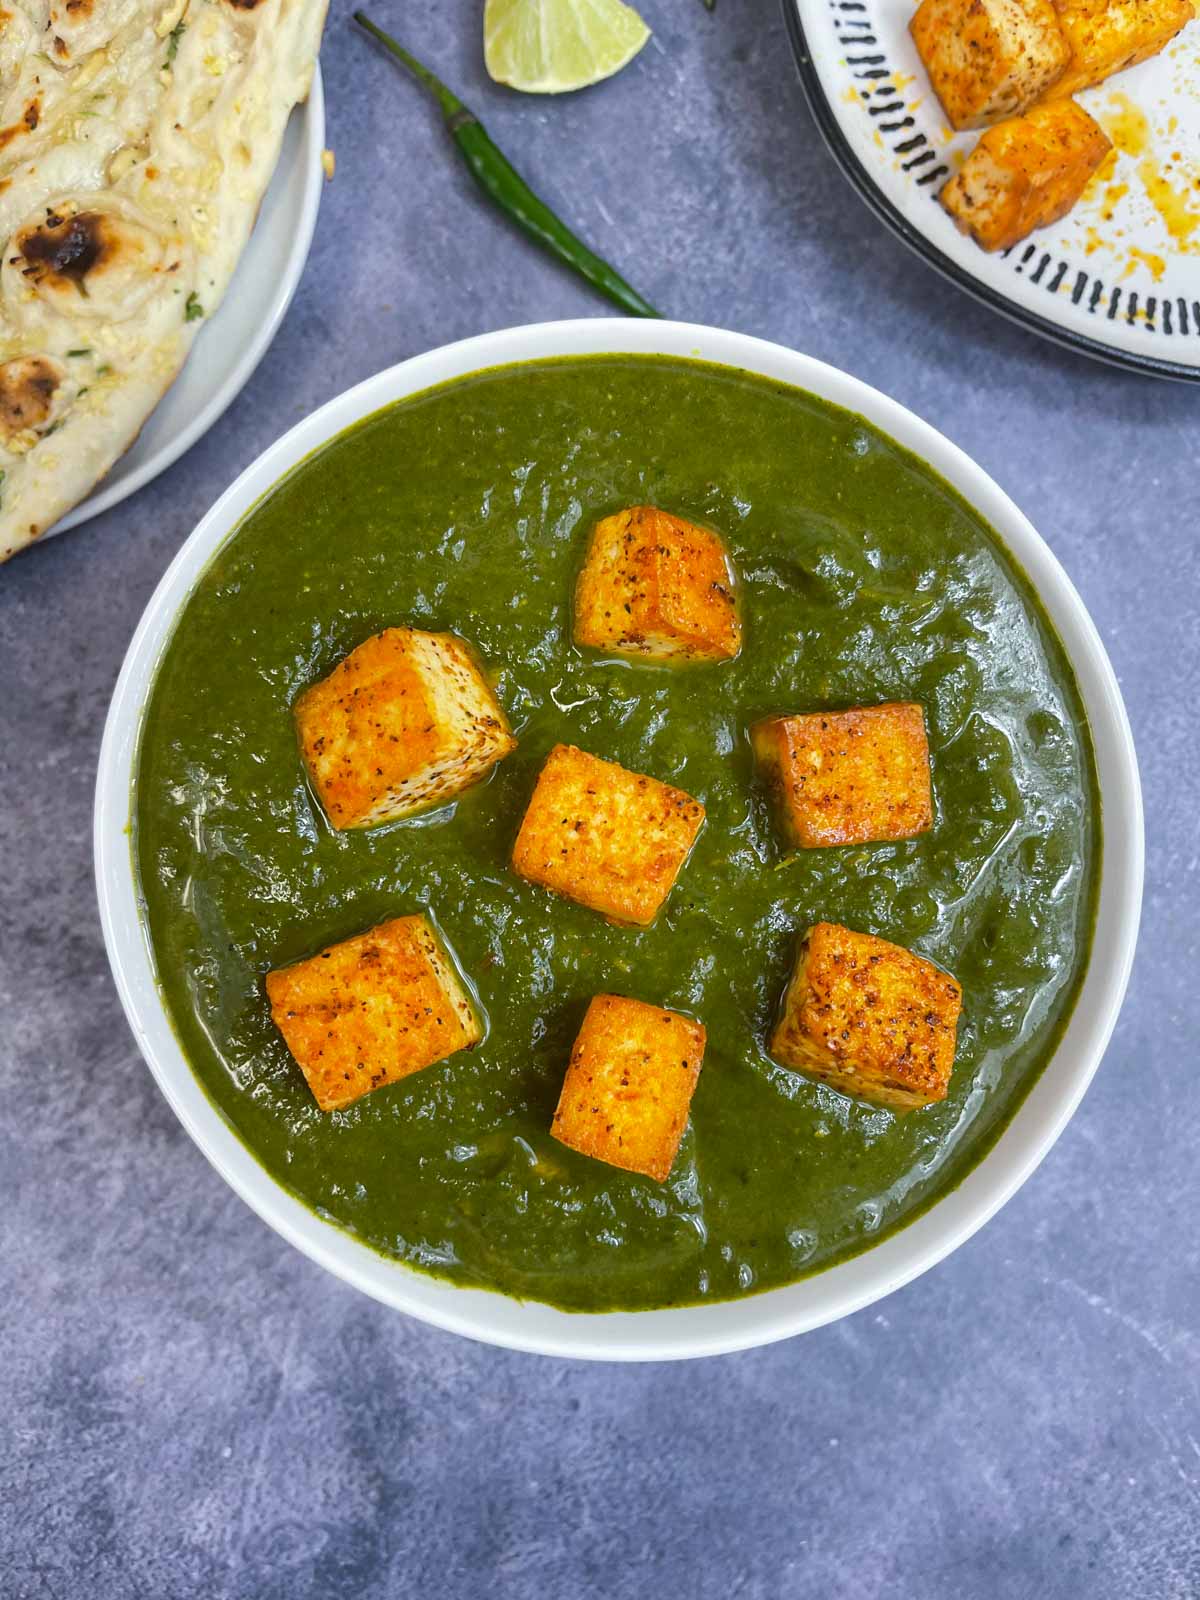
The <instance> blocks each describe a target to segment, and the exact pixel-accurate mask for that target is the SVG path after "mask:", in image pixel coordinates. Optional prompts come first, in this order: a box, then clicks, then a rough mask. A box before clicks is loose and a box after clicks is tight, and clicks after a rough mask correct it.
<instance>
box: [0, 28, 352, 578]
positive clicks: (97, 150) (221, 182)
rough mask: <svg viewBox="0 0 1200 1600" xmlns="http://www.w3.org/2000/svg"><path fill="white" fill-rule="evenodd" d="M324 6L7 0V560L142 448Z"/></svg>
mask: <svg viewBox="0 0 1200 1600" xmlns="http://www.w3.org/2000/svg"><path fill="white" fill-rule="evenodd" d="M325 4H326V0H0V240H3V241H4V255H3V261H2V264H0V473H2V474H3V476H2V478H0V561H2V560H6V559H7V558H8V557H9V556H11V555H13V554H14V553H15V552H16V551H17V550H19V549H21V548H22V547H23V546H25V545H27V544H29V543H30V541H31V540H33V539H36V538H37V536H38V535H39V534H40V533H43V532H44V531H45V530H46V529H47V528H49V527H50V526H52V524H53V523H54V522H56V521H57V519H58V518H59V517H61V516H62V515H63V513H64V512H66V511H67V510H68V509H69V508H70V507H71V506H73V505H74V504H75V503H76V502H77V501H78V500H81V499H82V498H83V496H84V495H86V494H87V493H88V491H89V490H90V489H91V488H92V487H93V485H94V484H95V483H96V482H97V480H98V479H100V478H102V477H103V476H104V474H105V473H106V472H107V471H108V469H109V467H111V466H112V464H113V462H114V461H115V460H116V459H117V457H118V456H120V455H121V453H122V452H123V451H125V450H127V449H128V448H129V446H130V445H131V444H132V443H133V441H134V439H135V438H136V437H137V434H138V431H139V429H140V428H141V426H142V424H143V422H144V421H145V420H146V418H147V416H148V415H149V414H150V412H151V411H152V410H153V409H154V407H155V405H156V404H157V403H158V401H159V399H160V398H161V397H162V395H163V393H164V391H165V390H166V389H167V388H168V386H169V385H170V383H171V381H172V380H173V379H174V377H175V376H176V374H177V373H178V371H179V369H180V367H181V366H182V365H183V362H184V359H185V357H186V356H187V353H188V350H189V349H190V347H191V344H192V341H193V339H195V337H196V335H197V333H198V332H199V331H200V330H201V329H202V328H203V327H204V319H205V318H206V317H208V316H211V315H212V313H213V311H214V310H215V309H216V307H217V305H218V303H219V302H220V299H221V296H222V295H223V294H224V292H225V288H226V285H227V284H228V282H229V279H230V276H231V274H232V272H233V269H234V267H235V266H236V265H237V262H238V258H239V256H240V255H241V253H242V249H243V247H244V245H245V243H246V240H247V239H248V237H249V235H250V230H251V228H252V227H253V226H254V220H255V217H256V216H257V214H258V208H259V204H260V203H261V201H262V197H263V193H264V191H265V189H266V187H267V184H268V182H269V181H270V178H271V174H272V172H273V171H274V169H275V163H276V161H277V159H278V156H279V147H280V142H281V140H282V138H283V131H284V128H285V126H286V124H287V119H288V115H289V113H290V112H291V109H292V107H293V106H294V105H295V104H296V102H297V101H299V100H302V99H304V97H305V96H306V95H307V94H308V90H309V85H310V83H311V81H312V74H313V67H314V64H315V62H316V58H317V48H318V46H319V44H320V38H321V28H322V26H323V24H324V20H325Z"/></svg>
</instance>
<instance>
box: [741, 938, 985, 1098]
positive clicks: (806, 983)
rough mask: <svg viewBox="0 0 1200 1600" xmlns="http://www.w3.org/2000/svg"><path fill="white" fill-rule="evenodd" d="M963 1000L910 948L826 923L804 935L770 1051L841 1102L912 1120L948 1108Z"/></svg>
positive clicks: (949, 981)
mask: <svg viewBox="0 0 1200 1600" xmlns="http://www.w3.org/2000/svg"><path fill="white" fill-rule="evenodd" d="M961 1009H962V990H961V989H960V988H959V986H958V984H957V983H956V982H955V980H954V979H953V978H952V977H951V976H950V974H949V973H948V972H943V971H942V969H941V967H937V966H935V965H934V964H933V962H932V961H926V960H924V959H923V958H922V957H921V956H915V955H913V953H912V951H911V950H905V949H903V948H902V947H901V946H900V945H897V944H889V943H888V941H887V940H886V939H876V938H874V937H873V936H872V935H871V934H869V933H855V932H854V931H853V929H851V928H842V927H839V926H838V925H837V923H833V922H818V923H817V925H816V926H815V927H813V928H810V929H809V930H808V932H807V933H806V934H805V935H804V938H803V939H802V941H801V944H800V950H799V954H798V955H797V958H796V967H795V971H794V973H793V975H792V981H791V984H790V985H789V987H788V991H787V996H786V998H785V1000H784V1005H783V1015H782V1016H781V1018H780V1020H779V1024H778V1026H777V1027H776V1029H775V1032H774V1034H773V1035H772V1036H771V1045H770V1050H771V1054H772V1055H773V1056H774V1057H775V1059H776V1060H777V1061H779V1062H782V1064H783V1065H784V1066H785V1067H793V1068H795V1070H796V1071H797V1072H803V1073H805V1074H806V1075H807V1076H808V1077H810V1078H817V1079H818V1080H819V1081H820V1082H822V1083H827V1084H828V1085H829V1087H830V1088H831V1089H837V1090H838V1091H839V1092H840V1093H841V1094H848V1095H853V1096H854V1097H855V1098H856V1099H859V1100H869V1101H870V1102H871V1103H872V1104H874V1105H880V1106H892V1107H894V1108H895V1109H896V1110H899V1111H910V1110H913V1109H914V1108H916V1107H918V1106H927V1105H932V1104H933V1102H934V1101H936V1100H944V1099H945V1098H946V1091H947V1089H948V1088H949V1086H950V1072H951V1068H952V1067H953V1066H954V1044H955V1032H956V1030H957V1027H958V1014H959V1012H960V1010H961Z"/></svg>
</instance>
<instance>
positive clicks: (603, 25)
mask: <svg viewBox="0 0 1200 1600" xmlns="http://www.w3.org/2000/svg"><path fill="white" fill-rule="evenodd" d="M649 37H650V29H649V28H648V27H647V26H646V24H645V23H644V22H643V21H642V19H641V17H639V16H638V14H637V12H636V11H635V10H634V9H633V7H632V6H627V5H622V3H621V0H487V4H486V6H485V8H484V13H483V51H484V59H485V60H486V62H487V69H488V71H489V72H490V73H491V75H492V77H493V78H495V80H496V82H497V83H507V84H508V85H509V86H510V87H511V88H513V89H521V90H523V91H524V92H525V93H526V94H562V93H564V92H565V91H566V90H568V89H583V88H586V87H587V85H588V84H589V83H599V81H600V79H601V78H610V77H611V76H612V75H613V73H614V72H619V71H620V70H621V68H622V67H623V66H624V65H625V64H626V62H628V61H632V60H633V58H634V56H635V55H637V53H638V51H639V50H640V49H641V48H642V46H643V45H644V44H645V42H646V40H647V39H648V38H649Z"/></svg>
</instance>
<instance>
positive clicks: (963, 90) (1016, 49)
mask: <svg viewBox="0 0 1200 1600" xmlns="http://www.w3.org/2000/svg"><path fill="white" fill-rule="evenodd" d="M909 30H910V32H911V33H912V36H913V43H914V44H915V45H916V47H917V54H918V55H919V56H920V57H921V60H922V61H923V62H924V63H925V68H926V71H927V72H928V73H929V79H930V82H931V83H932V84H933V88H934V92H935V94H936V95H937V97H938V99H939V100H940V101H941V103H942V109H943V111H945V113H946V116H947V117H948V119H949V121H950V124H951V126H952V127H955V128H986V127H987V126H988V125H989V123H993V122H999V121H1000V120H1001V119H1002V118H1003V117H1011V116H1013V115H1014V114H1015V113H1016V112H1018V111H1023V110H1024V109H1025V107H1026V106H1030V105H1032V104H1033V102H1034V101H1035V100H1036V99H1037V98H1038V97H1039V96H1040V95H1043V94H1045V92H1046V91H1047V90H1048V89H1049V88H1050V87H1051V85H1052V84H1054V83H1055V82H1056V80H1057V79H1059V78H1060V77H1061V76H1062V73H1063V71H1064V69H1065V68H1066V65H1067V61H1068V59H1069V56H1070V51H1069V50H1068V48H1067V44H1066V41H1065V40H1064V38H1063V36H1062V29H1061V28H1060V27H1059V25H1058V17H1057V15H1056V14H1055V10H1054V6H1053V4H1052V0H922V3H921V5H920V6H918V8H917V11H916V14H915V15H914V17H913V19H912V21H911V23H910V24H909Z"/></svg>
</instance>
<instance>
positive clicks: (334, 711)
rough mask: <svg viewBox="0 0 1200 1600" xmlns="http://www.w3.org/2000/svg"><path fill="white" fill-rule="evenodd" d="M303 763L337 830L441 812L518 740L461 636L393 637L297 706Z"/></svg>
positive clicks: (349, 662) (339, 669)
mask: <svg viewBox="0 0 1200 1600" xmlns="http://www.w3.org/2000/svg"><path fill="white" fill-rule="evenodd" d="M295 718H296V729H297V732H298V734H299V737H300V750H301V754H302V755H303V757H304V764H305V766H306V767H307V769H308V775H309V778H310V780H311V782H312V786H313V788H314V790H315V791H316V793H317V797H318V799H319V800H320V802H321V805H322V807H323V808H324V811H325V815H326V816H327V817H328V818H329V820H330V822H331V823H332V824H333V826H334V827H335V828H339V829H341V828H369V827H371V826H372V825H373V824H375V823H380V822H393V821H395V820H396V819H397V818H399V817H408V816H411V815H412V814H413V813H414V812H417V811H425V810H427V809H428V808H429V807H431V806H436V805H442V804H444V803H445V802H446V801H447V800H451V799H453V797H454V796H455V795H456V794H459V793H460V792H461V791H462V790H463V789H466V788H468V787H469V786H470V785H471V784H473V783H477V782H478V781H479V779H480V778H482V777H484V776H485V775H486V774H487V773H488V772H489V771H490V770H491V768H492V767H493V766H494V765H495V764H496V762H497V761H499V760H500V759H501V758H502V757H503V756H506V755H507V754H508V753H509V751H510V750H513V749H515V747H516V740H515V739H514V738H513V736H512V733H511V732H510V730H509V726H508V722H507V720H506V719H505V716H504V712H503V710H502V709H501V707H500V703H499V701H498V700H497V699H496V696H495V695H494V694H493V693H492V690H491V687H490V685H489V684H488V682H487V679H486V678H485V677H484V675H483V671H482V668H481V666H480V664H479V661H478V659H477V658H476V656H475V653H474V651H473V650H471V648H470V647H469V646H468V645H467V644H465V643H464V642H463V641H462V640H461V639H459V638H457V637H456V636H455V635H454V634H452V633H422V632H421V631H420V630H419V629H416V628H387V629H385V630H384V632H383V633H379V634H376V635H375V636H374V638H371V639H367V640H366V641H365V643H363V644H360V645H359V646H358V648H357V649H356V650H352V651H351V652H350V654H349V655H348V656H347V657H346V659H345V660H344V661H342V662H341V663H340V664H339V665H338V666H336V667H335V668H334V669H333V671H332V672H331V673H330V674H329V676H328V677H327V678H322V680H321V681H320V682H319V683H314V684H313V685H312V687H311V688H310V689H306V690H305V692H304V693H303V694H302V695H301V696H300V698H299V700H297V702H296V706H295Z"/></svg>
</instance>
